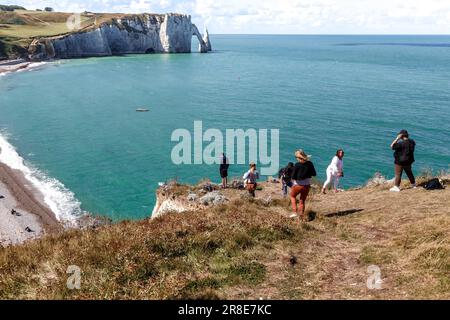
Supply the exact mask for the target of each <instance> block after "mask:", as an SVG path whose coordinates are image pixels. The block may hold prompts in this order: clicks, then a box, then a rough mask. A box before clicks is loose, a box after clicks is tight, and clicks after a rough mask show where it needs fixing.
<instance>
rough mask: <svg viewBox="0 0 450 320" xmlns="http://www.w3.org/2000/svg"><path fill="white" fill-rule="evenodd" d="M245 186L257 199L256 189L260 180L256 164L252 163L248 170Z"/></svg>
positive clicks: (245, 175)
mask: <svg viewBox="0 0 450 320" xmlns="http://www.w3.org/2000/svg"><path fill="white" fill-rule="evenodd" d="M243 179H244V185H245V188H246V189H247V191H248V193H250V195H251V196H252V197H253V198H255V197H256V187H257V180H258V179H259V172H258V171H257V170H256V164H255V163H253V162H252V163H250V170H248V171H247V172H246V173H245V174H244V177H243Z"/></svg>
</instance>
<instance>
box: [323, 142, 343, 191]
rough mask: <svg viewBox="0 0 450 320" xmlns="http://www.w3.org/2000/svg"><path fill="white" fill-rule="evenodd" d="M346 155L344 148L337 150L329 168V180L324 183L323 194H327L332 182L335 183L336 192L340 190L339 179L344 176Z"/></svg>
mask: <svg viewBox="0 0 450 320" xmlns="http://www.w3.org/2000/svg"><path fill="white" fill-rule="evenodd" d="M344 155H345V153H344V150H342V149H339V150H338V151H336V156H335V157H334V158H333V160H331V163H330V165H329V166H328V168H327V180H326V181H325V183H324V184H323V188H322V194H326V191H327V189H328V187H329V186H330V184H333V189H334V192H335V193H337V192H338V186H339V180H340V179H341V178H342V177H344Z"/></svg>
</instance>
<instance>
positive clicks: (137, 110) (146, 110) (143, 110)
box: [136, 108, 150, 112]
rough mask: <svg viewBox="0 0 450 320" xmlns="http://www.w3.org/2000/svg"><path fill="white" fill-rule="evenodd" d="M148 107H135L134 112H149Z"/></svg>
mask: <svg viewBox="0 0 450 320" xmlns="http://www.w3.org/2000/svg"><path fill="white" fill-rule="evenodd" d="M149 111H150V110H149V109H145V108H138V109H136V112H149Z"/></svg>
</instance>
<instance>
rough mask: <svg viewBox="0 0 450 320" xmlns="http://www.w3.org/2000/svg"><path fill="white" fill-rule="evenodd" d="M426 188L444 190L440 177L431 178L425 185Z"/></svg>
mask: <svg viewBox="0 0 450 320" xmlns="http://www.w3.org/2000/svg"><path fill="white" fill-rule="evenodd" d="M423 187H424V188H425V189H426V190H443V189H444V186H443V185H442V184H441V182H440V181H439V179H438V178H434V179H431V180H430V181H428V182H427V183H426V184H425V185H424V186H423Z"/></svg>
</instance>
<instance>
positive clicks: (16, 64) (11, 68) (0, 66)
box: [0, 59, 31, 73]
mask: <svg viewBox="0 0 450 320" xmlns="http://www.w3.org/2000/svg"><path fill="white" fill-rule="evenodd" d="M30 64H31V62H29V61H26V60H23V59H19V60H5V61H0V73H7V72H16V71H19V70H22V69H25V68H28V67H29V66H30Z"/></svg>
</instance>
